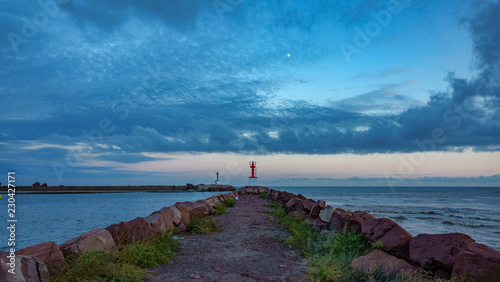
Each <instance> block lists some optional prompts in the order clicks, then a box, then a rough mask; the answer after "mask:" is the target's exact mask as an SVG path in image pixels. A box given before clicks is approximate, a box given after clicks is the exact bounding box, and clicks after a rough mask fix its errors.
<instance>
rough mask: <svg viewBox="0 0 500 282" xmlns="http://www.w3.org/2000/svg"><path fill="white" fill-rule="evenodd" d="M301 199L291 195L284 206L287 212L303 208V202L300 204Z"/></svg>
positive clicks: (298, 210)
mask: <svg viewBox="0 0 500 282" xmlns="http://www.w3.org/2000/svg"><path fill="white" fill-rule="evenodd" d="M302 202H303V201H302V200H301V199H299V198H297V197H293V198H291V199H290V200H289V201H288V202H287V203H286V204H285V207H286V211H287V212H288V213H290V212H294V211H297V212H301V211H302V210H303V204H302Z"/></svg>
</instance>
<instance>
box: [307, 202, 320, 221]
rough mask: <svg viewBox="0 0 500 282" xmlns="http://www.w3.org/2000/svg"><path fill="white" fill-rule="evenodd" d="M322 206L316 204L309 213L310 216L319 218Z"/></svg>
mask: <svg viewBox="0 0 500 282" xmlns="http://www.w3.org/2000/svg"><path fill="white" fill-rule="evenodd" d="M321 209H322V207H321V206H320V205H318V204H316V205H314V206H313V207H312V209H311V212H310V213H309V216H310V217H312V218H318V217H319V213H320V212H321Z"/></svg>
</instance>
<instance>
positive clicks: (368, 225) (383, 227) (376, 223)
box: [361, 218, 396, 243]
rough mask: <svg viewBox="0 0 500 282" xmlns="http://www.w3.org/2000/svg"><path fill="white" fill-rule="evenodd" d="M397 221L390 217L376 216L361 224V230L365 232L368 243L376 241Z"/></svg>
mask: <svg viewBox="0 0 500 282" xmlns="http://www.w3.org/2000/svg"><path fill="white" fill-rule="evenodd" d="M395 225H396V222H394V221H392V220H390V219H388V218H375V219H372V220H369V221H367V222H365V223H363V224H362V225H361V232H362V233H363V234H365V236H366V241H368V243H374V242H375V241H377V240H379V239H380V238H382V236H384V235H385V233H387V231H389V230H391V229H392V228H393V227H394V226H395Z"/></svg>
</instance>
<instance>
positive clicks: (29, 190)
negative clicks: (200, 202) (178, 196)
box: [0, 185, 196, 194]
mask: <svg viewBox="0 0 500 282" xmlns="http://www.w3.org/2000/svg"><path fill="white" fill-rule="evenodd" d="M2 188H3V186H2ZM195 191H196V190H195V189H193V188H192V187H189V188H188V186H176V185H169V186H167V185H147V186H37V187H35V186H17V187H16V194H87V193H127V192H195ZM4 193H7V189H5V191H4V189H2V191H1V192H0V194H4Z"/></svg>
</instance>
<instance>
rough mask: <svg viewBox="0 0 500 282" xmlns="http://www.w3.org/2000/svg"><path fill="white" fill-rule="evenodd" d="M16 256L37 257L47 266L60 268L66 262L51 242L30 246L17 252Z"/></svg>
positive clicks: (55, 245)
mask: <svg viewBox="0 0 500 282" xmlns="http://www.w3.org/2000/svg"><path fill="white" fill-rule="evenodd" d="M16 255H25V256H29V257H36V258H37V259H38V260H40V261H42V262H44V263H45V264H46V265H53V266H58V265H60V264H61V263H62V262H63V261H64V256H63V254H62V253H61V250H59V247H58V246H57V244H56V243H55V242H52V241H49V242H44V243H40V244H37V245H33V246H29V247H26V248H24V249H20V250H19V251H16Z"/></svg>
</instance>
